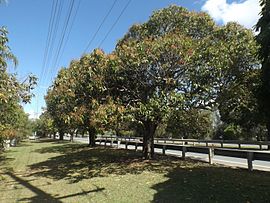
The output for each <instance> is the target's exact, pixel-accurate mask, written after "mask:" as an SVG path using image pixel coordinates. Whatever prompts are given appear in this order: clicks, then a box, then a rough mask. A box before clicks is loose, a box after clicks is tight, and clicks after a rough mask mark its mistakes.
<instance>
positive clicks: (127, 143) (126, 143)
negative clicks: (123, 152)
mask: <svg viewBox="0 0 270 203" xmlns="http://www.w3.org/2000/svg"><path fill="white" fill-rule="evenodd" d="M126 149H128V141H126Z"/></svg>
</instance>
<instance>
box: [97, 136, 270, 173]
mask: <svg viewBox="0 0 270 203" xmlns="http://www.w3.org/2000/svg"><path fill="white" fill-rule="evenodd" d="M96 142H98V143H99V144H102V143H104V145H105V146H108V144H109V145H110V146H113V144H117V147H119V145H120V144H123V145H125V148H126V149H128V146H129V145H132V146H135V150H137V149H138V147H142V146H143V143H142V142H141V140H140V139H138V138H120V137H119V138H118V137H99V138H97V139H96ZM154 148H156V149H162V154H163V155H165V154H166V150H176V151H181V152H182V158H183V159H185V157H186V152H194V153H201V154H208V158H209V163H210V164H212V163H213V157H214V155H220V156H227V157H236V158H244V159H247V163H248V170H249V171H252V170H253V166H252V161H254V160H260V161H270V153H265V152H258V151H251V150H235V149H228V148H227V149H225V148H213V147H207V146H202V147H197V146H185V145H176V144H168V143H154Z"/></svg>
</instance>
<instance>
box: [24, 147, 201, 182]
mask: <svg viewBox="0 0 270 203" xmlns="http://www.w3.org/2000/svg"><path fill="white" fill-rule="evenodd" d="M35 152H39V153H59V154H60V155H59V156H56V157H52V158H50V159H48V160H46V161H44V162H39V163H36V164H33V165H30V166H29V168H30V169H31V172H30V174H29V175H30V176H32V175H33V176H41V177H49V178H53V179H55V180H60V179H67V180H69V182H70V183H74V182H79V181H81V180H83V179H89V178H93V177H106V176H108V175H110V174H115V175H125V174H140V173H142V172H145V171H154V172H160V173H164V172H166V171H169V170H171V169H173V168H175V167H176V166H179V167H181V166H182V167H187V166H189V165H192V164H194V163H195V162H192V161H180V160H179V159H177V158H172V157H171V158H168V157H165V156H158V155H157V159H156V160H151V161H148V160H143V159H142V158H141V153H137V152H135V151H131V150H122V149H115V148H105V147H95V148H89V147H86V145H79V144H64V145H59V146H53V147H45V148H42V149H39V150H36V151H35ZM196 163H197V162H196ZM200 164H203V163H200Z"/></svg>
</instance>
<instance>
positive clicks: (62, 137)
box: [59, 130, 64, 140]
mask: <svg viewBox="0 0 270 203" xmlns="http://www.w3.org/2000/svg"><path fill="white" fill-rule="evenodd" d="M59 140H64V132H63V131H62V130H61V131H59Z"/></svg>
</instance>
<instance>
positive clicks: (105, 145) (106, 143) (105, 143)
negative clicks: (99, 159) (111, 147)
mask: <svg viewBox="0 0 270 203" xmlns="http://www.w3.org/2000/svg"><path fill="white" fill-rule="evenodd" d="M106 145H107V137H106V138H105V146H106Z"/></svg>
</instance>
